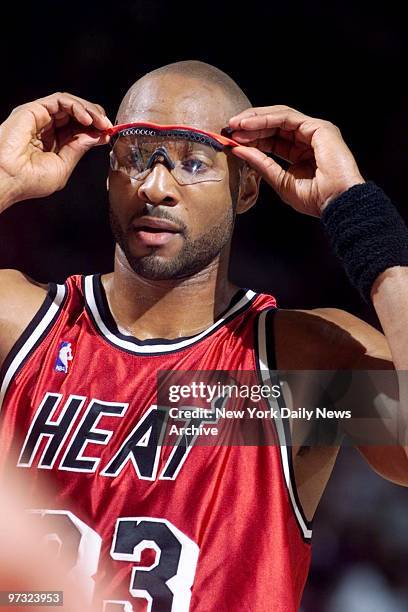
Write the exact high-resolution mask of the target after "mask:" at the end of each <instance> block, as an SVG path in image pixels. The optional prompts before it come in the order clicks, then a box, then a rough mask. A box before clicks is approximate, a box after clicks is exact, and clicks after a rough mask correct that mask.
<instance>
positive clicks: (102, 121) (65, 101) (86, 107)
mask: <svg viewBox="0 0 408 612" xmlns="http://www.w3.org/2000/svg"><path fill="white" fill-rule="evenodd" d="M40 102H42V103H43V104H44V105H45V106H46V107H47V109H48V110H49V112H50V113H51V114H58V113H59V112H60V111H65V112H66V113H68V114H69V115H70V116H72V117H73V118H75V119H76V120H77V121H78V122H79V123H81V124H82V125H85V126H89V125H94V126H95V127H96V128H97V129H100V130H105V129H107V128H108V127H111V126H112V123H111V121H110V120H109V119H108V117H107V116H106V114H105V111H104V109H103V107H102V106H100V105H99V104H93V103H92V102H89V101H87V100H84V99H82V98H78V97H77V96H73V95H72V94H68V93H56V94H52V95H51V96H47V97H46V98H42V99H41V100H40Z"/></svg>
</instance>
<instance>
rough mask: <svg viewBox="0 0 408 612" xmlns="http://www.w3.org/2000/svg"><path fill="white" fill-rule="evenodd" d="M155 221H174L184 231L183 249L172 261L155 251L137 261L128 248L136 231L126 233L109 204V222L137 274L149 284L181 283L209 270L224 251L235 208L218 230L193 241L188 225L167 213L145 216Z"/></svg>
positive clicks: (207, 231) (209, 229)
mask: <svg viewBox="0 0 408 612" xmlns="http://www.w3.org/2000/svg"><path fill="white" fill-rule="evenodd" d="M145 216H150V217H151V218H156V219H166V220H168V221H173V222H174V223H176V224H177V226H179V227H181V232H180V233H181V235H182V238H183V246H182V248H181V250H180V251H179V253H178V254H177V255H176V256H175V257H174V258H173V259H170V260H169V259H165V258H163V257H161V256H160V255H159V254H158V253H157V251H156V249H154V248H153V249H152V252H151V253H149V254H148V255H143V256H142V257H136V256H135V255H133V253H132V252H131V249H130V247H129V233H130V232H132V231H134V230H133V229H132V228H131V227H129V228H128V230H127V231H124V230H123V228H122V227H121V224H120V221H119V219H118V217H117V215H116V214H115V212H114V210H113V208H112V205H111V204H109V220H110V225H111V229H112V233H113V235H114V238H115V241H116V242H117V244H118V245H119V246H120V248H121V249H122V251H123V253H124V254H125V256H126V259H127V261H128V263H129V265H130V267H131V268H132V270H133V271H134V272H136V274H138V275H139V276H142V277H143V278H146V279H150V280H174V279H182V278H185V277H188V276H193V275H194V274H197V273H198V272H200V271H201V270H203V269H204V268H206V267H207V266H208V265H209V264H210V263H211V262H212V261H214V259H215V258H216V257H217V255H219V253H220V252H221V250H222V249H223V248H224V246H225V245H226V244H227V242H228V241H229V239H230V237H231V235H232V230H233V227H234V207H233V206H231V207H229V209H228V210H227V211H226V213H225V215H224V216H223V218H222V219H220V220H219V221H218V222H217V224H216V225H215V226H212V227H210V228H207V229H206V231H205V233H203V234H202V235H201V236H199V237H198V238H195V239H194V240H193V239H192V238H191V237H190V235H189V231H188V228H187V226H186V225H185V224H180V221H179V220H178V219H174V218H173V217H172V216H171V215H170V214H169V213H168V212H167V211H165V210H162V211H161V212H160V214H157V213H156V214H151V213H150V215H149V214H146V215H145Z"/></svg>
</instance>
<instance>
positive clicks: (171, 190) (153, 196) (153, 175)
mask: <svg viewBox="0 0 408 612" xmlns="http://www.w3.org/2000/svg"><path fill="white" fill-rule="evenodd" d="M138 197H139V198H140V199H141V200H144V201H145V202H150V204H154V205H156V206H157V205H159V204H166V205H167V206H175V205H176V204H177V203H178V201H179V195H178V188H177V182H176V180H175V179H174V178H173V176H172V175H171V173H170V171H169V170H168V168H167V167H166V166H165V165H164V164H163V163H155V164H154V167H153V168H152V169H151V171H150V173H149V174H148V175H147V177H146V178H145V179H144V181H143V183H142V184H141V185H140V187H139V189H138Z"/></svg>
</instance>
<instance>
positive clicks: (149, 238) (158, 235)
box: [132, 217, 182, 246]
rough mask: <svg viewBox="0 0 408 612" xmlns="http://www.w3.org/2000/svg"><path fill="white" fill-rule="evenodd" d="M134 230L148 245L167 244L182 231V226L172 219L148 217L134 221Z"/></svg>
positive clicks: (140, 239)
mask: <svg viewBox="0 0 408 612" xmlns="http://www.w3.org/2000/svg"><path fill="white" fill-rule="evenodd" d="M132 230H133V233H134V235H135V237H136V239H137V240H138V241H139V242H142V243H143V244H145V245H146V246H160V245H163V244H167V243H168V242H169V241H170V240H172V239H173V238H174V237H176V236H178V235H180V234H181V232H182V230H181V228H180V227H178V226H177V225H176V224H175V223H172V222H171V221H167V220H166V219H157V218H156V219H154V218H146V217H144V218H143V217H142V218H141V219H138V220H137V221H136V222H135V223H133V224H132Z"/></svg>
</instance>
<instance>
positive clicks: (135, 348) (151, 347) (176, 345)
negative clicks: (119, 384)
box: [84, 274, 256, 354]
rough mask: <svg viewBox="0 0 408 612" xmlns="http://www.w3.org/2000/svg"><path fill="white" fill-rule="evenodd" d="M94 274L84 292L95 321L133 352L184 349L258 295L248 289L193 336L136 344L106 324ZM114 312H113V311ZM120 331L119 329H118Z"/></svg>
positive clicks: (104, 332) (110, 338) (112, 340)
mask: <svg viewBox="0 0 408 612" xmlns="http://www.w3.org/2000/svg"><path fill="white" fill-rule="evenodd" d="M93 281H94V275H93V274H90V275H88V276H85V277H84V293H85V300H86V302H87V304H88V307H89V309H90V312H91V314H92V318H93V321H94V323H95V325H96V326H97V329H98V330H99V332H100V333H101V334H102V335H103V336H104V337H105V338H106V339H107V340H108V341H109V342H110V343H111V344H114V345H116V346H118V347H119V348H122V349H125V350H127V351H129V352H131V353H141V354H152V353H169V352H173V351H175V350H180V349H184V348H186V347H188V346H190V345H192V344H195V343H196V342H198V341H199V340H202V339H203V338H205V337H206V336H208V335H209V334H210V333H211V332H213V331H214V330H215V329H217V328H218V327H221V326H222V325H223V324H224V323H225V322H226V320H227V319H230V318H231V317H232V316H233V315H235V314H236V313H237V312H238V311H240V310H242V309H244V308H245V307H246V306H248V305H249V304H250V302H251V301H253V299H254V298H255V296H256V293H255V292H254V291H251V290H250V289H248V290H247V291H246V293H245V295H244V296H243V297H242V298H241V299H240V300H239V301H238V302H237V303H236V304H235V305H234V306H232V307H231V308H230V309H229V310H228V311H227V312H226V313H224V315H223V317H222V318H221V319H219V320H218V321H216V322H215V323H213V325H211V326H210V327H208V328H207V329H205V330H204V331H202V332H201V333H199V334H197V335H196V336H192V337H191V338H183V340H180V341H178V342H169V343H166V344H150V343H149V344H143V343H140V344H138V343H137V344H136V343H135V338H134V337H133V336H129V340H126V339H125V338H123V336H124V334H120V336H119V335H116V334H114V333H113V332H112V331H111V330H110V329H108V327H107V325H106V324H105V322H104V320H103V317H102V315H101V313H100V312H99V309H98V305H97V303H96V299H95V293H94V285H93ZM111 314H112V313H111ZM118 331H119V330H118Z"/></svg>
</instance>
